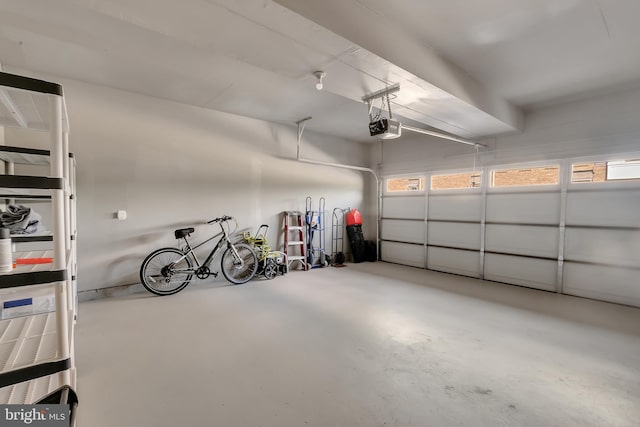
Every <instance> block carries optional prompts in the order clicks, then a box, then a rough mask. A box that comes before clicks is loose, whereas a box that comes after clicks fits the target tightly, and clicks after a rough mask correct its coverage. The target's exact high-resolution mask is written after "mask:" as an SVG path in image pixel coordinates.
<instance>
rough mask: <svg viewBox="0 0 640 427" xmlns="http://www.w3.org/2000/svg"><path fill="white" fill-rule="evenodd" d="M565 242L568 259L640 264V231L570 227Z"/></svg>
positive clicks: (630, 264) (628, 265)
mask: <svg viewBox="0 0 640 427" xmlns="http://www.w3.org/2000/svg"><path fill="white" fill-rule="evenodd" d="M564 244H565V253H564V257H565V259H567V260H575V261H586V262H597V263H601V264H613V265H617V266H627V267H634V266H639V265H640V231H630V230H611V229H609V230H603V229H588V228H567V229H566V231H565V240H564ZM638 276H639V277H640V272H638ZM638 280H639V281H640V279H638Z"/></svg>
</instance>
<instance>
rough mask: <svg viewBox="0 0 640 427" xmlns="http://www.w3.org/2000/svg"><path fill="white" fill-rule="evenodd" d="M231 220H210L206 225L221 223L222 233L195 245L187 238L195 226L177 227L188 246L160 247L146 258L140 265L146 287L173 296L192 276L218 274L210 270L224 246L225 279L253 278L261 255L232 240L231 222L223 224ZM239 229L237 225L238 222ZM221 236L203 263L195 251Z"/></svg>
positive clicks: (240, 282) (223, 267) (237, 283)
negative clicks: (177, 247) (230, 236)
mask: <svg viewBox="0 0 640 427" xmlns="http://www.w3.org/2000/svg"><path fill="white" fill-rule="evenodd" d="M230 220H233V218H232V217H230V216H227V215H225V216H222V217H220V218H216V219H212V220H211V221H207V224H218V225H219V226H220V230H221V232H220V233H217V234H216V235H214V236H212V237H210V238H209V239H207V240H205V241H204V242H202V243H200V244H198V245H196V246H193V247H192V246H191V244H190V243H189V241H188V240H187V237H190V236H191V233H193V232H194V231H195V229H194V228H193V227H190V228H180V229H178V230H175V231H174V235H175V237H176V239H178V240H179V239H184V242H185V246H184V247H183V248H182V249H176V248H162V249H158V250H155V251H153V252H151V253H150V254H149V255H148V256H147V257H146V258H145V259H144V261H143V262H142V265H141V266H140V280H141V281H142V285H143V286H144V287H145V289H147V290H148V291H149V292H151V293H153V294H156V295H161V296H163V295H172V294H175V293H178V292H180V291H181V290H183V289H184V288H185V287H186V286H187V285H188V284H189V282H191V279H192V278H193V276H196V277H197V278H198V279H203V280H204V279H207V278H208V277H209V276H211V275H213V276H214V277H217V276H218V272H217V271H211V263H212V262H213V259H214V258H216V255H218V253H219V252H220V251H221V250H222V249H223V247H226V248H227V249H226V250H225V251H224V253H223V254H222V257H221V259H220V267H221V270H222V274H223V275H224V277H225V279H227V280H228V281H229V282H231V283H233V284H236V285H239V284H242V283H246V282H248V281H249V280H251V279H252V278H253V276H255V274H256V271H257V270H258V257H257V255H256V253H255V252H254V250H253V248H252V247H251V246H249V245H247V244H245V243H233V242H232V241H231V239H230V238H229V235H230V234H233V233H232V232H231V231H230V227H229V226H228V225H227V227H226V228H227V229H225V226H224V225H225V224H228V222H229V221H230ZM234 222H235V221H234ZM237 228H238V224H237V223H236V229H237ZM234 231H235V230H234ZM220 235H222V237H220V240H218V243H217V244H216V245H215V247H214V248H213V250H212V251H211V252H210V253H209V255H208V256H207V258H206V259H205V260H204V262H203V263H200V261H199V260H198V257H197V256H196V253H195V250H196V249H198V248H200V247H201V246H203V245H205V244H206V243H208V242H210V241H211V240H213V239H215V238H216V237H218V236H220Z"/></svg>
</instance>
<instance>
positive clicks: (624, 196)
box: [567, 190, 640, 227]
mask: <svg viewBox="0 0 640 427" xmlns="http://www.w3.org/2000/svg"><path fill="white" fill-rule="evenodd" d="M638 212H640V190H626V191H625V190H618V191H615V190H611V191H575V192H569V193H568V194H567V224H568V225H602V226H619V227H640V215H638Z"/></svg>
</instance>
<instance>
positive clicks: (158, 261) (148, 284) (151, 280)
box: [140, 248, 193, 295]
mask: <svg viewBox="0 0 640 427" xmlns="http://www.w3.org/2000/svg"><path fill="white" fill-rule="evenodd" d="M183 257H184V254H183V253H182V251H180V250H178V249H174V248H163V249H158V250H157V251H154V252H151V253H150V254H149V256H147V257H146V258H145V260H144V261H143V262H142V266H140V281H141V282H142V285H143V286H144V287H145V288H146V289H147V290H148V291H149V292H151V293H154V294H156V295H172V294H175V293H178V292H180V291H181V290H183V289H184V288H185V287H186V286H187V285H188V284H189V282H190V281H191V278H192V277H193V269H192V268H191V260H190V259H189V257H184V258H183ZM181 258H182V259H181Z"/></svg>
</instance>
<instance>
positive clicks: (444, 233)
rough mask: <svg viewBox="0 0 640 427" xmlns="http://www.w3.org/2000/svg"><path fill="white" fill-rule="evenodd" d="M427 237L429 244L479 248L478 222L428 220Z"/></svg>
mask: <svg viewBox="0 0 640 427" xmlns="http://www.w3.org/2000/svg"><path fill="white" fill-rule="evenodd" d="M427 239H428V242H429V244H430V245H436V246H452V247H454V248H463V249H475V250H480V224H465V223H455V222H430V223H429V225H428V232H427Z"/></svg>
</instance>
